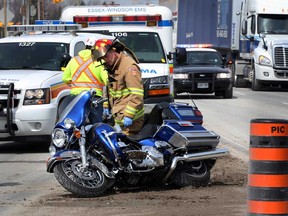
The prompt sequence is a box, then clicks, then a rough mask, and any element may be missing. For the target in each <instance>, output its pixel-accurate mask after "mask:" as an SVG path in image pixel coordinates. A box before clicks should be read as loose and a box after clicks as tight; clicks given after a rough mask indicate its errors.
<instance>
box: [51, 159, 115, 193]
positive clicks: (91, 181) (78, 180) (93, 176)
mask: <svg viewBox="0 0 288 216" xmlns="http://www.w3.org/2000/svg"><path fill="white" fill-rule="evenodd" d="M81 164H82V163H81V161H80V160H79V159H73V160H67V161H61V162H59V163H58V164H56V165H55V167H54V176H55V178H56V179H57V181H58V182H59V183H60V184H61V185H62V186H63V187H64V188H65V189H66V190H68V191H70V192H71V193H72V194H75V195H77V196H80V197H97V196H100V195H102V194H103V193H105V191H106V190H107V189H108V188H109V187H111V185H112V184H113V183H112V181H114V180H113V179H109V178H107V177H106V176H105V175H104V174H103V173H102V172H101V171H100V170H98V169H97V168H94V167H88V168H86V169H85V170H84V171H83V170H81Z"/></svg>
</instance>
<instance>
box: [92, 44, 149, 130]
mask: <svg viewBox="0 0 288 216" xmlns="http://www.w3.org/2000/svg"><path fill="white" fill-rule="evenodd" d="M122 45H123V44H122ZM92 55H93V59H94V60H96V61H100V62H102V60H103V61H104V62H102V63H103V65H104V66H105V68H106V70H107V71H108V84H107V88H108V93H109V104H110V106H111V111H112V115H113V117H114V120H115V123H117V124H119V125H120V126H121V129H122V131H123V132H124V133H126V134H128V135H132V134H136V133H138V132H139V131H140V130H141V128H142V125H143V122H144V103H143V97H144V90H143V84H142V78H141V72H140V68H139V66H138V64H137V62H136V61H138V60H137V59H136V57H135V56H133V57H134V58H133V57H131V56H130V55H127V54H126V53H125V52H123V50H117V47H116V46H114V42H112V41H111V40H106V39H101V40H97V41H96V43H95V46H94V49H92ZM107 109H108V107H104V112H107Z"/></svg>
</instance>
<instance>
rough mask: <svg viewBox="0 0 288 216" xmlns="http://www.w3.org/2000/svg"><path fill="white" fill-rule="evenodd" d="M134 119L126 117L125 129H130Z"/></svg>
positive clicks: (124, 121) (124, 120)
mask: <svg viewBox="0 0 288 216" xmlns="http://www.w3.org/2000/svg"><path fill="white" fill-rule="evenodd" d="M132 122H133V119H131V118H129V117H126V116H125V117H124V119H123V124H124V126H125V127H129V126H130V125H132Z"/></svg>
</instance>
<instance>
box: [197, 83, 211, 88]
mask: <svg viewBox="0 0 288 216" xmlns="http://www.w3.org/2000/svg"><path fill="white" fill-rule="evenodd" d="M208 87H209V85H208V83H197V88H208Z"/></svg>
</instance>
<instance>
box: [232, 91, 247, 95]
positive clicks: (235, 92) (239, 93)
mask: <svg viewBox="0 0 288 216" xmlns="http://www.w3.org/2000/svg"><path fill="white" fill-rule="evenodd" d="M234 94H238V95H246V94H245V93H241V92H237V91H234Z"/></svg>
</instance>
